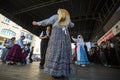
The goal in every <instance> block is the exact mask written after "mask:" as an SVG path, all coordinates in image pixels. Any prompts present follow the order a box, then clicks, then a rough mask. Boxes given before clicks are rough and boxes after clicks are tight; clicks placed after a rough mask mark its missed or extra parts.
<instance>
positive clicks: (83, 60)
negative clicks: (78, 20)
mask: <svg viewBox="0 0 120 80" xmlns="http://www.w3.org/2000/svg"><path fill="white" fill-rule="evenodd" d="M72 39H73V41H75V42H76V43H77V62H76V63H77V64H78V65H81V66H82V67H85V65H86V64H89V61H88V58H87V54H86V51H85V48H84V40H83V37H82V35H78V37H77V39H76V38H73V37H72Z"/></svg>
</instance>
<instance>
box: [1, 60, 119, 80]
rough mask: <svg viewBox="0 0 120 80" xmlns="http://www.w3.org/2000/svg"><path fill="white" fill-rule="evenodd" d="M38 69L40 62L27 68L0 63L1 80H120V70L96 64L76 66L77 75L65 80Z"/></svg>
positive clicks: (26, 66)
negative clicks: (83, 66)
mask: <svg viewBox="0 0 120 80" xmlns="http://www.w3.org/2000/svg"><path fill="white" fill-rule="evenodd" d="M38 67H39V63H38V62H33V63H31V64H30V63H28V64H27V65H25V66H21V65H20V64H19V65H13V66H10V65H7V64H3V63H2V62H0V80H120V69H116V68H108V67H103V66H100V65H94V64H92V65H89V66H87V67H85V68H82V67H80V66H76V65H75V74H74V75H71V76H69V77H68V78H64V79H54V78H52V77H51V76H49V75H47V74H44V72H43V70H41V69H39V68H38Z"/></svg>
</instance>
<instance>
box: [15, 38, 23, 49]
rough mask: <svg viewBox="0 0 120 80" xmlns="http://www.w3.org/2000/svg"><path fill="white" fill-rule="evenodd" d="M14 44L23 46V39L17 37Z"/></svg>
mask: <svg viewBox="0 0 120 80" xmlns="http://www.w3.org/2000/svg"><path fill="white" fill-rule="evenodd" d="M16 44H18V45H20V47H21V48H24V44H23V41H22V39H19V40H18V41H17V42H16Z"/></svg>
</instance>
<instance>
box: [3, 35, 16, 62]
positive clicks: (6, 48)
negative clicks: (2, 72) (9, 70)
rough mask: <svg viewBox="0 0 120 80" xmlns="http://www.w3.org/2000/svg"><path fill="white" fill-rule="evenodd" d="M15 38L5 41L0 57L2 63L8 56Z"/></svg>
mask: <svg viewBox="0 0 120 80" xmlns="http://www.w3.org/2000/svg"><path fill="white" fill-rule="evenodd" d="M14 41H15V37H12V38H11V39H9V40H7V41H6V44H5V48H4V49H3V53H2V55H1V60H2V61H3V62H6V56H7V55H8V52H9V50H10V49H11V47H12V46H13V45H14Z"/></svg>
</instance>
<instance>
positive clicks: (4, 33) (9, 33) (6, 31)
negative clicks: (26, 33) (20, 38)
mask: <svg viewBox="0 0 120 80" xmlns="http://www.w3.org/2000/svg"><path fill="white" fill-rule="evenodd" d="M0 34H3V35H7V36H14V37H15V36H16V33H15V32H14V31H12V30H9V29H2V30H1V31H0Z"/></svg>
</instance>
